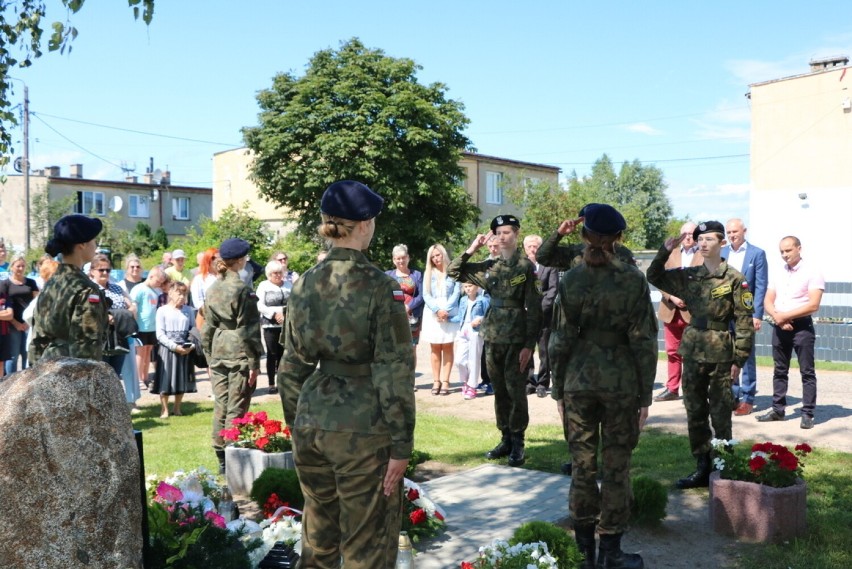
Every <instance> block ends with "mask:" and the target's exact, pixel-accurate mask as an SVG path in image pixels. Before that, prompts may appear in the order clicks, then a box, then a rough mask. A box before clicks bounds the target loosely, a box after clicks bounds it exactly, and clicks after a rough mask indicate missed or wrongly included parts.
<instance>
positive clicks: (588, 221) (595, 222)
mask: <svg viewBox="0 0 852 569" xmlns="http://www.w3.org/2000/svg"><path fill="white" fill-rule="evenodd" d="M580 217H582V218H583V226H584V227H585V228H586V229H588V230H589V231H594V232H595V233H597V234H598V235H615V234H617V233H619V232H621V231H624V230H625V229H627V222H626V221H624V216H623V215H621V214H620V213H619V212H618V210H617V209H615V208H614V207H612V206H611V205H607V204H605V203H590V204H586V205H585V206H583V209H581V210H580Z"/></svg>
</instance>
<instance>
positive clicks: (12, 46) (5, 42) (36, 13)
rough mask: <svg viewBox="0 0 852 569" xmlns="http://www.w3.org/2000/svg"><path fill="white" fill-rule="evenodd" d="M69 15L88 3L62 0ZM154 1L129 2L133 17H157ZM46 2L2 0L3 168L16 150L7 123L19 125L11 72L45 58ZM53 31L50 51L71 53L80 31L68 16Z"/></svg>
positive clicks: (0, 117) (0, 153)
mask: <svg viewBox="0 0 852 569" xmlns="http://www.w3.org/2000/svg"><path fill="white" fill-rule="evenodd" d="M61 1H62V5H63V6H64V7H65V8H66V9H67V11H68V15H69V16H70V15H71V14H76V13H77V12H79V11H80V9H81V8H82V7H83V4H84V2H85V0H61ZM154 1H155V0H127V3H128V5H129V6H131V7H132V9H133V17H134V18H136V19H137V20H138V19H139V17H140V16H141V17H142V20H143V21H144V22H145V23H146V24H150V23H151V19H152V18H153V17H154ZM45 5H46V0H0V167H2V166H4V165H5V164H6V163H8V161H9V153H10V152H12V151H13V148H12V146H11V142H12V138H11V133H10V132H9V130H8V127H7V123H8V124H10V125H14V124H17V119H16V117H15V113H14V112H13V111H12V109H11V106H12V104H11V101H10V98H11V96H12V94H13V89H12V83H11V81H10V78H9V73H10V70H11V69H13V68H15V67H18V68H24V67H29V66H31V65H32V64H33V61H34V60H35V59H38V58H39V57H41V55H42V51H41V50H42V35H43V33H44V27H43V26H44V23H45V22H44V21H43V20H44V17H45V16H46V6H45ZM50 28H51V29H52V30H53V31H52V33H51V34H50V39H49V40H48V44H47V49H48V50H49V51H59V52H60V53H64V52H65V50H66V49H67V50H68V52H69V53H70V52H71V42H72V41H73V40H74V38H76V37H77V29H76V28H75V27H73V26H72V25H71V22H70V19H69V18H68V17H66V21H65V22H53V23H52V24H51V26H50Z"/></svg>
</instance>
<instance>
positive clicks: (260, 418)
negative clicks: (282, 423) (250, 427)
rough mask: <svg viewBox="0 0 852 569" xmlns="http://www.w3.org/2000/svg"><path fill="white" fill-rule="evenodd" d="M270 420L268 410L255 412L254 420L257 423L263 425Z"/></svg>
mask: <svg viewBox="0 0 852 569" xmlns="http://www.w3.org/2000/svg"><path fill="white" fill-rule="evenodd" d="M249 414H251V413H249ZM268 420H269V417H268V416H267V415H266V411H258V412H257V413H255V414H254V420H253V422H254V424H256V425H262V424H263V423H265V422H266V421H268Z"/></svg>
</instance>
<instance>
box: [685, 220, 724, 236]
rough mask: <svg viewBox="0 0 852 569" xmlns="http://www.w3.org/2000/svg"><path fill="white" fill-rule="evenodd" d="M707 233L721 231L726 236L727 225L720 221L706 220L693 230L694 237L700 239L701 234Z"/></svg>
mask: <svg viewBox="0 0 852 569" xmlns="http://www.w3.org/2000/svg"><path fill="white" fill-rule="evenodd" d="M705 233H719V234H720V235H722V236H723V237H724V235H725V226H724V225H722V224H721V223H719V222H718V221H704V222H702V223H699V224H698V227H696V228H695V230H693V232H692V238H693V239H698V236H699V235H703V234H705Z"/></svg>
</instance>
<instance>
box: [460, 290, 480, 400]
mask: <svg viewBox="0 0 852 569" xmlns="http://www.w3.org/2000/svg"><path fill="white" fill-rule="evenodd" d="M462 291H463V292H464V295H463V296H462V297H461V298H460V299H459V306H458V310H457V311H456V315H455V316H453V317H452V318H451V321H452V322H458V323H459V326H460V328H459V332H458V334H456V347H455V354H456V365H457V366H458V368H459V379H460V380H461V382H462V395H463V396H464V398H465V399H475V398H476V384H477V383H478V381H479V374H480V369H479V366H480V365H481V362H482V346H483V339H482V337H481V336H480V335H479V327H480V325H481V324H482V319H483V318H484V317H485V312H486V311H487V310H488V298H487V297H486V296H485V295H483V294H482V292H481V291H480V289H479V287H478V286H476V285H475V284H473V283H464V284H463V285H462Z"/></svg>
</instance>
